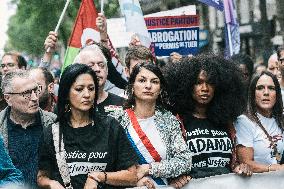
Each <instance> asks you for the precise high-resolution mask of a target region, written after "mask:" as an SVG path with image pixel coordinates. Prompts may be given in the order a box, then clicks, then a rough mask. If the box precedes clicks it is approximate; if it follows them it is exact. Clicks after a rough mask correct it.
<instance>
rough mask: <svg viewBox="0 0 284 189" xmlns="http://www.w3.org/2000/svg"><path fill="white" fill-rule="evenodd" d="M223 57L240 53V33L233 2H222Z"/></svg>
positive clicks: (228, 0) (230, 0) (231, 0)
mask: <svg viewBox="0 0 284 189" xmlns="http://www.w3.org/2000/svg"><path fill="white" fill-rule="evenodd" d="M224 13H225V23H226V24H225V40H226V49H225V55H226V56H227V57H230V56H232V55H234V54H238V53H239V52H240V32H239V23H238V20H237V11H236V8H235V3H234V0H224Z"/></svg>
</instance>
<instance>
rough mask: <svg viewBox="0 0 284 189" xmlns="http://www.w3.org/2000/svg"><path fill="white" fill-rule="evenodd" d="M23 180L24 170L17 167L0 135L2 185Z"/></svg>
mask: <svg viewBox="0 0 284 189" xmlns="http://www.w3.org/2000/svg"><path fill="white" fill-rule="evenodd" d="M22 181H23V175H22V172H21V171H20V170H18V169H16V168H15V166H14V165H13V163H12V160H11V158H10V156H9V155H8V152H7V150H6V148H5V146H4V142H3V138H2V136H1V137H0V187H2V186H4V185H9V184H13V183H17V184H19V183H21V182H22Z"/></svg>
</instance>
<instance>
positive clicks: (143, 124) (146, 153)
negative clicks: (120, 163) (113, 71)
mask: <svg viewBox="0 0 284 189" xmlns="http://www.w3.org/2000/svg"><path fill="white" fill-rule="evenodd" d="M127 93H128V97H129V98H128V100H127V101H126V104H125V106H124V110H122V111H121V112H116V115H114V116H115V117H116V118H117V120H119V122H120V123H121V125H122V126H123V127H124V129H125V131H126V133H127V136H128V139H129V140H130V143H131V144H132V146H133V147H134V149H135V150H136V153H137V154H138V156H139V157H140V161H139V164H140V165H139V166H138V168H137V172H138V173H137V177H138V180H139V181H138V183H137V186H147V187H148V188H154V186H157V185H167V184H168V181H167V178H175V177H178V176H180V175H183V174H187V173H189V171H190V167H191V155H190V152H189V150H188V148H187V146H186V143H185V141H184V139H183V138H182V132H181V129H180V124H179V122H178V120H177V119H176V117H175V116H173V115H172V114H171V113H170V112H169V111H167V110H166V109H165V108H166V104H167V101H166V99H167V98H166V96H167V93H166V83H165V79H164V77H163V75H162V72H161V71H160V69H159V68H158V66H157V65H155V64H152V63H145V62H144V63H141V64H137V65H136V66H135V67H134V68H133V71H132V73H131V75H130V78H129V85H128V88H127ZM181 178H182V183H179V184H180V185H179V187H181V186H182V185H184V184H185V183H187V182H188V180H187V177H181Z"/></svg>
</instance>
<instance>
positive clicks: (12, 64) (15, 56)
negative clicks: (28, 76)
mask: <svg viewBox="0 0 284 189" xmlns="http://www.w3.org/2000/svg"><path fill="white" fill-rule="evenodd" d="M26 68H27V61H26V60H25V58H24V57H23V56H21V55H20V54H19V53H17V52H7V53H5V54H4V55H3V57H2V61H1V74H2V76H4V75H5V74H6V73H8V72H9V71H13V70H16V69H23V70H25V69H26Z"/></svg>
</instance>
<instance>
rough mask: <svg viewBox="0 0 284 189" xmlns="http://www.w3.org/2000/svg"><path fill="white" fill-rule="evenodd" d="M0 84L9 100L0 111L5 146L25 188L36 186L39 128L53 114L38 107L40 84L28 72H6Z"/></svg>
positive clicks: (50, 119)
mask: <svg viewBox="0 0 284 189" xmlns="http://www.w3.org/2000/svg"><path fill="white" fill-rule="evenodd" d="M1 87H2V90H3V94H4V99H5V100H6V102H7V103H8V107H7V108H5V109H4V110H3V111H1V112H0V132H1V134H2V135H3V140H4V144H5V147H6V148H7V149H8V152H9V155H10V157H11V159H12V162H13V164H14V165H15V167H16V168H18V169H19V170H20V171H22V173H23V176H24V182H25V184H27V185H28V188H36V186H37V182H36V181H37V172H38V151H39V147H40V143H41V142H42V135H43V132H42V130H43V127H47V126H48V125H50V124H52V123H53V122H54V120H55V118H56V116H55V115H54V114H52V113H49V112H45V111H42V110H41V109H40V108H39V94H40V92H41V91H40V90H41V87H40V86H39V85H38V84H37V83H36V82H35V81H34V80H33V79H32V78H31V77H30V75H29V72H27V71H24V70H15V71H11V72H8V73H7V74H5V76H4V77H3V80H2V84H1Z"/></svg>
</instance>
